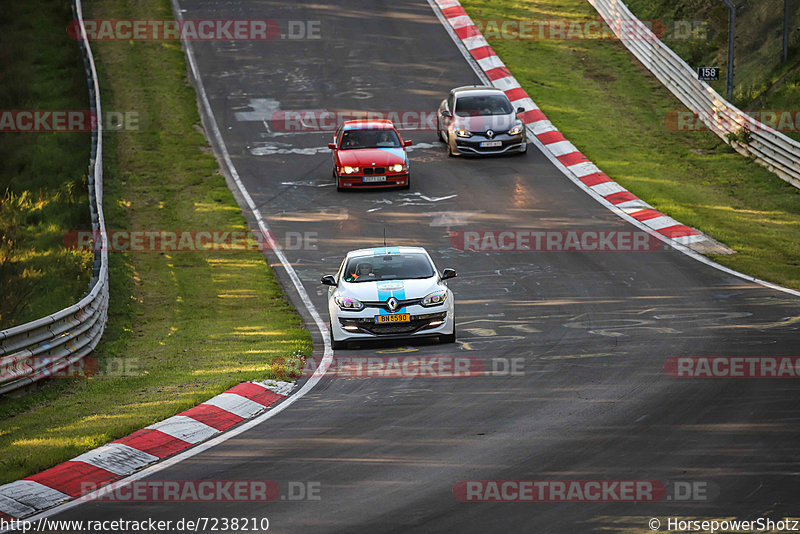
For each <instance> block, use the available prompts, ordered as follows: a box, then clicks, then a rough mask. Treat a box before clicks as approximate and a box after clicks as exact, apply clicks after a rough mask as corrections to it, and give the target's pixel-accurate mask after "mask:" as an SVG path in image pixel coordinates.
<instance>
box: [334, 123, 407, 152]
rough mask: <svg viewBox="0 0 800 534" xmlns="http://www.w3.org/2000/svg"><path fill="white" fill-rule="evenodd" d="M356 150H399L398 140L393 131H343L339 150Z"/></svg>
mask: <svg viewBox="0 0 800 534" xmlns="http://www.w3.org/2000/svg"><path fill="white" fill-rule="evenodd" d="M356 148H400V139H399V138H398V137H397V133H396V132H395V131H394V130H388V129H383V128H381V129H371V130H345V131H344V132H342V142H341V143H340V144H339V150H353V149H356Z"/></svg>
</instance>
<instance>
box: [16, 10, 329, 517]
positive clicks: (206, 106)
mask: <svg viewBox="0 0 800 534" xmlns="http://www.w3.org/2000/svg"><path fill="white" fill-rule="evenodd" d="M171 3H172V10H173V12H174V13H175V18H176V19H177V20H178V22H179V24H180V23H182V22H183V12H182V11H181V9H180V5H179V4H178V0H171ZM183 46H184V49H185V51H186V59H187V61H188V63H189V69H190V70H191V71H192V75H193V77H194V79H195V81H196V83H197V94H198V97H199V98H200V102H201V105H202V109H203V111H204V112H205V113H201V116H204V117H205V120H207V122H208V127H209V128H210V130H211V133H212V135H213V138H214V141H216V143H217V146H219V150H220V152H221V156H222V160H223V161H224V162H225V166H226V167H227V168H228V172H229V174H230V177H231V179H232V180H233V182H234V183H235V184H236V187H237V189H238V190H239V193H240V194H241V195H242V198H243V199H244V201H245V202H246V203H247V206H248V208H250V211H251V212H252V213H253V216H254V217H255V219H256V221H257V222H258V226H259V228H260V229H261V231H262V232H263V235H265V236H267V241H268V244H269V245H270V249H271V250H272V251H273V252H274V253H275V255H276V256H277V257H278V261H279V263H280V264H281V266H282V267H283V268H284V269H285V270H286V273H287V274H288V275H289V278H290V279H291V281H292V284H293V285H294V287H295V290H296V291H297V294H298V296H299V297H300V299H301V300H302V301H303V305H304V306H305V307H306V310H307V311H308V314H309V315H310V316H311V318H312V319H313V320H314V323H315V324H316V326H317V329H318V330H319V332H320V335H321V336H322V342H323V345H324V348H323V356H322V360H320V363H319V366H318V367H317V368H316V370H315V371H314V374H313V375H311V376H310V377H309V379H308V381H306V383H305V384H303V387H302V388H300V390H298V391H297V393H295V394H294V395H291V396H289V397H286V398H285V399H284V400H283V401H282V402H281V403H280V404H278V405H277V406H275V407H274V408H272V409H270V410H267V411H266V412H264V413H263V414H261V415H259V416H257V417H255V418H253V419H250V420H248V421H247V422H245V423H242V424H241V425H239V426H237V427H235V428H233V429H231V430H228V431H226V432H223V433H221V434H219V435H217V436H216V437H214V438H212V439H209V440H208V441H206V442H204V443H201V444H199V445H197V446H196V447H192V448H191V449H187V450H185V451H183V452H181V453H178V454H176V455H175V456H172V457H170V458H168V459H166V460H164V461H163V462H159V463H156V464H154V465H151V466H150V467H146V468H144V469H142V470H141V471H138V472H136V473H134V474H132V475H130V476H128V477H125V478H123V479H122V480H120V481H118V482H117V484H118V485H121V486H122V485H125V484H129V483H131V482H133V481H135V480H139V479H142V478H145V477H148V476H150V475H152V474H155V473H157V472H159V471H163V470H164V469H167V468H169V467H172V466H173V465H176V464H178V463H180V462H182V461H183V460H186V459H188V458H191V457H193V456H196V455H198V454H200V453H202V452H205V451H206V450H208V449H210V448H212V447H214V446H216V445H219V444H220V443H223V442H225V441H228V440H229V439H231V438H233V437H235V436H238V435H239V434H241V433H243V432H247V431H248V430H250V429H251V428H253V427H255V426H257V425H260V424H261V423H263V422H264V421H266V420H268V419H271V418H273V417H275V416H276V415H278V414H279V413H281V412H282V411H283V410H285V409H286V408H288V407H289V406H291V405H292V404H294V403H295V402H297V401H298V399H301V398H303V397H304V396H305V394H306V393H308V392H309V391H311V390H312V389H313V388H314V386H316V385H317V383H319V381H320V379H321V378H322V377H323V376H324V375H325V372H326V371H327V370H328V367H329V366H330V364H331V359H332V358H333V349H332V348H331V337H330V332H328V328H327V326H326V325H325V323H324V322H323V320H322V317H321V316H320V314H319V312H318V311H317V309H316V307H315V306H314V303H313V302H311V297H309V296H308V292H306V290H305V288H304V287H303V283H302V282H301V281H300V277H299V276H298V275H297V272H296V271H295V270H294V267H292V265H291V263H289V260H288V259H287V258H286V255H285V254H284V253H283V251H282V250H281V249H280V248H279V247H278V244H277V243H276V242H275V239H274V238H273V237H272V232H270V230H269V227H268V226H267V225H266V223H265V222H264V220H263V219H264V218H263V217H262V216H261V212H260V210H259V209H258V208H257V207H256V205H255V202H253V198H252V197H251V196H250V194H249V193H248V192H247V189H246V188H245V186H244V184H243V183H242V180H241V178H240V177H239V173H238V171H237V170H236V167H234V165H233V161H232V160H231V156H230V154H229V153H228V148H227V146H226V145H225V141H224V140H223V139H222V134H221V133H220V130H219V126H218V125H217V121H216V119H215V118H214V113H213V111H212V109H211V103H210V102H209V101H208V95H207V94H206V90H205V86H204V85H203V81H202V79H201V78H200V72H199V70H198V68H197V62H196V61H195V59H194V51H193V47H192V43H191V41H187V40H183ZM205 120H204V122H205ZM102 491H103V490H102V488H101V489H99V490H96V491H93V492H91V493H89V494H87V495H84V496H83V498H82V499H81V500H80V501H70V502H67V503H64V504H62V505H60V506H56V507H54V508H51V509H50V510H47V511H45V512H42V513H40V514H37V515H36V516H34V517H31V518H29V520H30V521H36V520H38V519H42V518H45V517H49V516H51V515H54V514H58V513H61V512H63V511H65V510H68V509H70V508H72V507H75V506H79V505H80V504H81V503H83V502H88V501H91V500H93V499H96V498H97V497H100V496H102Z"/></svg>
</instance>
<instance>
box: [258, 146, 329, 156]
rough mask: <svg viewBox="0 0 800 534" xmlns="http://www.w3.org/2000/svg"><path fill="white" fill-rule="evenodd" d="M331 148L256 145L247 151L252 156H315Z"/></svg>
mask: <svg viewBox="0 0 800 534" xmlns="http://www.w3.org/2000/svg"><path fill="white" fill-rule="evenodd" d="M330 151H331V150H330V149H329V148H328V147H326V146H323V147H311V148H277V147H275V146H257V147H250V148H248V152H250V154H252V155H253V156H274V155H276V154H280V155H284V154H297V155H299V156H316V155H317V154H325V153H328V152H330Z"/></svg>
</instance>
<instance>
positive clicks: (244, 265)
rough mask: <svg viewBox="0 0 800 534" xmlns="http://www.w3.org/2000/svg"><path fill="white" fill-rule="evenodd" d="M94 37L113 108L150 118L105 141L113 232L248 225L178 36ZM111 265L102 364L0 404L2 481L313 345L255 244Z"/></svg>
mask: <svg viewBox="0 0 800 534" xmlns="http://www.w3.org/2000/svg"><path fill="white" fill-rule="evenodd" d="M86 10H87V13H86V17H87V18H95V19H169V18H172V13H171V11H170V8H169V2H168V1H167V0H143V1H139V2H135V3H133V2H126V1H125V0H102V1H97V2H92V3H89V4H86ZM67 22H68V19H64V20H58V21H57V22H56V23H54V25H53V27H52V28H51V30H52V31H54V32H55V31H64V28H65V27H66V25H67ZM72 46H75V44H74V43H72ZM92 46H93V49H94V52H95V57H96V60H97V63H98V67H99V69H100V79H101V84H100V85H101V94H102V96H103V103H104V107H105V109H106V110H116V111H135V112H137V113H139V117H140V123H141V125H142V126H141V129H140V130H139V131H127V132H115V133H107V134H106V136H105V184H106V192H105V209H106V214H107V219H108V225H109V229H114V228H132V229H146V230H153V229H158V230H161V229H171V230H205V229H210V230H244V229H245V228H246V223H245V220H244V218H243V217H242V215H241V213H240V210H239V208H238V206H237V205H236V203H235V201H234V199H233V196H232V194H231V192H230V191H229V189H228V188H227V186H226V184H225V180H224V178H223V177H222V176H221V175H220V173H219V169H218V165H217V162H216V160H215V159H214V157H213V156H212V155H210V151H209V148H208V144H207V142H206V140H205V138H204V137H203V134H202V133H201V129H200V118H199V115H198V111H197V106H196V101H195V92H194V89H193V88H192V86H191V85H190V84H189V83H188V81H187V76H186V64H185V61H184V55H183V53H182V52H181V48H180V45H179V43H169V42H165V43H144V42H136V43H128V42H100V43H93V45H92ZM76 68H78V67H77V66H76ZM81 72H82V71H81ZM81 75H82V74H81ZM81 89H82V91H84V92H85V91H86V88H85V86H84V87H82V88H81ZM110 262H111V304H110V310H109V325H108V328H107V330H106V334H105V336H104V339H103V341H102V342H101V344H100V346H99V347H98V348H97V349H96V350H95V352H94V354H93V356H94V358H96V359H97V364H98V367H99V372H98V374H97V375H95V376H94V377H92V378H88V379H51V380H50V381H49V382H47V383H46V384H44V385H43V387H41V389H39V390H38V391H35V392H32V393H29V394H27V395H25V396H22V397H19V398H14V399H8V398H6V399H3V400H2V401H1V402H0V450H2V455H0V483H4V482H9V481H12V480H15V479H18V478H20V477H24V476H27V475H30V474H32V473H36V472H38V471H41V470H43V469H46V468H48V467H51V466H53V465H55V464H57V463H60V462H62V461H65V460H68V459H70V458H72V457H74V456H75V455H78V454H80V453H82V452H84V451H86V450H89V449H91V448H93V447H96V446H98V445H101V444H102V443H105V442H107V441H109V440H113V439H116V438H119V437H122V436H125V435H127V434H129V433H131V432H133V431H135V430H138V429H139V428H142V427H144V426H147V425H149V424H152V423H154V422H156V421H159V420H162V419H165V418H167V417H169V416H171V415H174V414H176V413H178V412H181V411H183V410H185V409H187V408H189V407H191V406H194V405H196V404H198V403H200V402H202V401H204V400H206V399H208V398H210V397H211V396H213V395H216V394H218V393H220V392H222V391H224V390H226V389H228V388H229V387H231V386H233V385H235V384H237V383H239V382H242V381H245V380H253V379H266V378H281V377H283V376H284V375H283V373H284V372H285V370H284V364H285V361H286V360H287V359H289V358H290V357H291V356H292V355H293V354H296V353H301V354H303V355H307V354H309V353H310V350H311V341H310V336H309V333H308V331H307V330H305V329H304V328H303V325H302V321H301V319H300V317H299V316H298V315H297V313H296V312H295V311H294V310H293V308H292V307H291V305H290V303H289V302H288V300H287V298H286V296H285V295H284V293H283V291H282V290H281V288H280V286H279V285H278V283H277V281H276V279H275V277H274V275H273V273H272V271H271V270H270V268H269V267H268V265H267V264H266V261H265V260H264V258H263V256H262V255H261V254H260V253H259V252H257V251H256V252H248V251H240V252H175V253H165V254H161V253H158V252H140V253H111V254H110Z"/></svg>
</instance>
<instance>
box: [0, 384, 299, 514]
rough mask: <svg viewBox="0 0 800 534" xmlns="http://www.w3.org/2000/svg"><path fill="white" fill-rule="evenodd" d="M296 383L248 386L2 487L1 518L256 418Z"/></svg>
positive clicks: (74, 493) (47, 504) (70, 495)
mask: <svg viewBox="0 0 800 534" xmlns="http://www.w3.org/2000/svg"><path fill="white" fill-rule="evenodd" d="M293 387H294V384H293V383H291V382H280V381H275V380H267V381H265V382H243V383H241V384H239V385H237V386H234V387H232V388H231V389H229V390H228V391H226V392H225V393H220V394H219V395H217V396H216V397H213V398H211V399H209V400H207V401H206V402H204V403H202V404H199V405H197V406H195V407H193V408H190V409H188V410H186V411H184V412H182V413H179V414H178V415H175V416H173V417H170V418H168V419H165V420H163V421H161V422H158V423H156V424H153V425H150V426H148V427H146V428H143V429H141V430H138V431H136V432H134V433H133V434H130V435H128V436H125V437H124V438H122V439H118V440H116V441H112V442H111V443H108V444H106V445H103V446H102V447H98V448H96V449H94V450H91V451H89V452H85V453H83V454H81V455H80V456H76V457H75V458H73V459H72V460H69V461H66V462H64V463H62V464H59V465H57V466H55V467H52V468H50V469H48V470H46V471H43V472H41V473H37V474H35V475H32V476H29V477H26V478H23V479H22V480H17V481H15V482H11V483H9V484H5V485H3V486H0V519H6V520H8V519H19V518H24V517H27V516H30V515H32V514H34V513H36V512H39V511H40V510H44V509H47V508H51V507H53V506H55V505H57V504H60V503H62V502H65V501H69V500H71V499H74V498H76V497H80V496H81V495H84V494H87V493H89V492H92V491H94V490H96V489H97V488H99V487H100V486H103V485H105V484H108V483H109V482H113V481H115V480H118V479H120V478H123V477H125V476H128V475H130V474H131V473H133V472H135V471H138V470H139V469H142V468H143V467H146V466H148V465H150V464H153V463H155V462H158V461H159V460H162V459H164V458H166V457H168V456H172V455H173V454H175V453H178V452H180V451H183V450H185V449H188V448H190V447H192V446H194V445H196V444H198V443H200V442H202V441H205V440H207V439H209V438H211V437H212V436H215V435H217V434H220V433H222V432H224V431H226V430H228V429H230V428H231V427H233V426H235V425H237V424H238V423H241V422H242V421H245V420H247V419H252V418H253V417H255V416H256V415H258V414H260V413H261V412H263V411H264V410H266V409H268V408H269V407H270V406H272V405H273V404H275V403H276V402H278V401H279V400H281V399H283V398H284V397H287V396H288V395H289V393H290V392H291V390H292V388H293Z"/></svg>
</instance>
